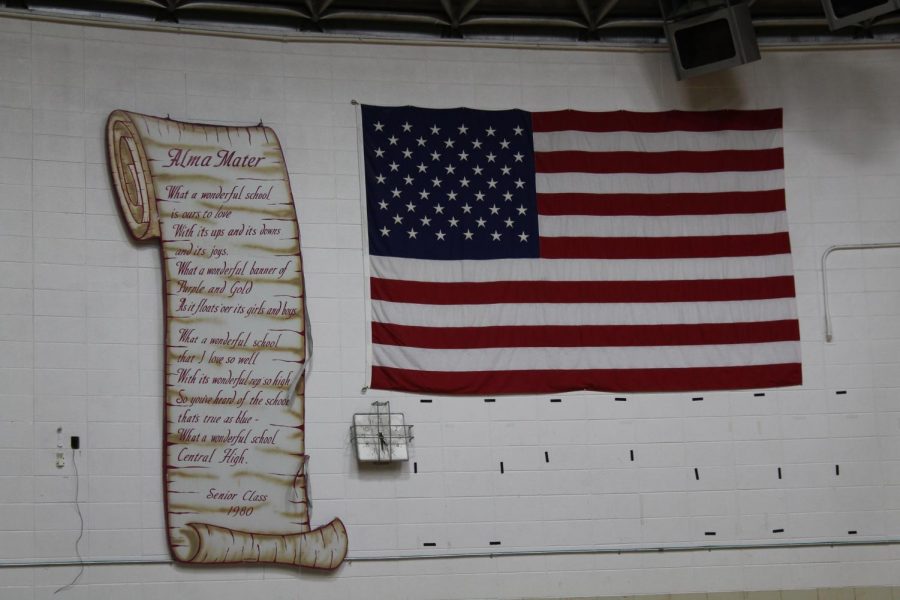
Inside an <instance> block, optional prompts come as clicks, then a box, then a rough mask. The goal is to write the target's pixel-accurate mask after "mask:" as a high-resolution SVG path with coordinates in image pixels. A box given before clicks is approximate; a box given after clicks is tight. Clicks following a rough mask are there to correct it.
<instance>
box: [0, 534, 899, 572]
mask: <svg viewBox="0 0 900 600" xmlns="http://www.w3.org/2000/svg"><path fill="white" fill-rule="evenodd" d="M896 544H900V538H870V539H861V540H825V541H794V542H762V543H758V544H705V545H670V546H618V547H616V546H599V547H585V548H577V547H575V548H531V549H528V548H524V549H519V550H477V551H462V552H441V553H431V552H411V553H405V554H381V555H370V556H352V555H350V556H347V558H346V559H345V560H346V561H347V562H377V561H382V562H384V561H401V560H402V561H405V560H433V559H449V558H501V557H504V556H548V555H562V554H659V553H662V552H712V551H714V550H768V549H776V548H829V547H838V546H889V545H896ZM138 564H147V565H164V564H174V561H172V560H171V559H168V558H159V557H149V558H92V559H85V560H84V561H78V560H75V559H50V560H46V559H43V560H31V559H22V560H14V559H13V560H0V568H29V567H32V568H38V567H71V566H80V565H87V566H93V565H138Z"/></svg>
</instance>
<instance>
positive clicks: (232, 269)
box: [106, 110, 347, 569]
mask: <svg viewBox="0 0 900 600" xmlns="http://www.w3.org/2000/svg"><path fill="white" fill-rule="evenodd" d="M106 134H107V150H108V152H109V163H110V170H111V172H112V179H113V186H114V188H115V192H116V195H117V197H118V200H119V204H120V206H121V209H122V215H123V218H124V219H125V221H126V223H127V225H128V228H129V230H130V231H131V233H132V234H133V236H134V237H135V238H136V239H138V240H149V239H152V238H159V240H160V244H161V249H162V259H163V275H164V279H165V281H164V296H165V311H166V329H165V338H166V344H165V352H166V360H165V368H166V374H165V448H164V468H165V473H164V478H165V488H166V490H165V491H166V495H165V501H166V518H167V519H166V520H167V528H168V541H169V547H170V550H171V552H172V555H173V557H174V558H175V559H176V560H177V561H179V562H185V563H218V564H222V563H278V564H286V565H296V566H303V567H315V568H321V569H334V568H336V567H337V566H338V565H339V564H340V563H341V561H342V560H343V559H344V557H345V555H346V552H347V533H346V530H345V528H344V525H343V523H341V521H340V520H339V519H334V520H333V521H331V522H330V523H328V524H327V525H325V526H322V527H319V528H317V529H312V528H311V527H310V515H309V502H308V498H307V489H306V475H305V464H306V459H307V456H306V454H305V429H304V384H305V379H304V365H305V360H306V329H305V326H304V302H305V298H304V293H305V290H304V286H303V271H302V260H301V256H300V235H299V226H298V224H297V215H296V212H295V209H294V203H293V198H292V196H291V189H290V183H289V180H288V174H287V170H286V168H285V165H284V158H283V154H282V151H281V146H280V145H279V142H278V138H277V137H276V135H275V132H274V131H273V130H272V129H270V128H268V127H263V126H261V125H260V126H258V127H224V126H217V125H197V124H191V123H181V122H178V121H173V120H170V119H160V118H156V117H151V116H146V115H140V114H135V113H130V112H125V111H118V110H117V111H114V112H113V113H112V114H111V115H110V117H109V120H108V123H107V131H106Z"/></svg>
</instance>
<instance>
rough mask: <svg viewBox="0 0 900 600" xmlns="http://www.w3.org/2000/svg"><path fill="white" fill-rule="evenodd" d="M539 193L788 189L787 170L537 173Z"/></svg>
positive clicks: (638, 192) (715, 191)
mask: <svg viewBox="0 0 900 600" xmlns="http://www.w3.org/2000/svg"><path fill="white" fill-rule="evenodd" d="M535 185H536V189H537V193H538V194H565V193H579V194H695V193H721V192H760V191H765V190H778V189H782V188H783V187H784V171H783V170H782V169H774V170H772V171H725V172H715V173H663V174H646V173H537V174H536V175H535Z"/></svg>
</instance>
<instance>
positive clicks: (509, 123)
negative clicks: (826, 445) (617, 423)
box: [362, 106, 801, 395]
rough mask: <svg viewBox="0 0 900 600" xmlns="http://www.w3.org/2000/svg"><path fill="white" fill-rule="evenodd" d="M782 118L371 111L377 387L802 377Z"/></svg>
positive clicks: (666, 387) (619, 385)
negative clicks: (785, 177) (785, 194)
mask: <svg viewBox="0 0 900 600" xmlns="http://www.w3.org/2000/svg"><path fill="white" fill-rule="evenodd" d="M781 120H782V116H781V110H780V109H777V110H758V111H715V112H680V111H670V112H660V113H639V112H626V111H617V112H580V111H574V110H562V111H552V112H533V113H529V112H525V111H521V110H499V111H485V110H473V109H468V108H455V109H426V108H418V107H411V106H404V107H380V106H363V107H362V128H363V136H362V137H363V149H362V151H363V154H364V161H365V192H366V216H367V226H366V230H367V233H368V251H369V260H370V298H371V315H372V317H371V318H372V323H371V325H372V329H371V356H370V360H371V362H372V372H371V386H372V387H373V388H377V389H391V390H403V391H409V392H419V393H442V394H473V395H483V394H529V393H552V392H564V391H572V390H597V391H617V392H625V391H630V392H661V391H688V390H713V389H741V388H768V387H774V386H785V385H797V384H800V383H801V365H800V341H799V340H800V335H799V325H798V321H797V311H796V299H795V292H794V277H793V270H792V261H791V253H790V252H791V250H790V240H789V238H788V230H787V217H786V214H785V199H784V173H783V166H784V159H783V151H782V141H781V140H782V132H781Z"/></svg>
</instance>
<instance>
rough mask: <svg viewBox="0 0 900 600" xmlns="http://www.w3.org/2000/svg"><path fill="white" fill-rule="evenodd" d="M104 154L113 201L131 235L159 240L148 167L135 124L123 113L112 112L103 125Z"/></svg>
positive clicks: (157, 217) (136, 237)
mask: <svg viewBox="0 0 900 600" xmlns="http://www.w3.org/2000/svg"><path fill="white" fill-rule="evenodd" d="M106 152H107V154H108V155H109V164H110V165H111V167H112V168H111V169H110V170H111V171H112V179H113V187H114V189H115V191H116V197H117V198H118V199H119V206H121V208H122V215H123V217H124V218H125V222H126V223H127V224H128V229H129V230H130V231H131V235H133V236H134V238H135V239H138V240H147V239H150V238H155V237H159V216H158V214H157V212H156V193H155V192H154V189H153V178H152V177H151V175H150V163H149V162H148V161H147V154H146V152H145V150H144V145H143V143H142V142H141V136H140V134H139V133H138V131H137V128H136V127H135V125H134V121H133V120H132V119H131V116H130V115H129V114H128V113H127V112H125V111H122V110H114V111H113V112H112V113H110V115H109V119H108V120H107V121H106Z"/></svg>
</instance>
